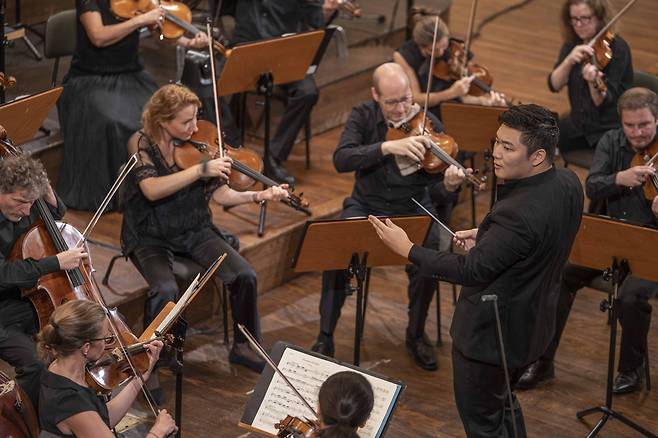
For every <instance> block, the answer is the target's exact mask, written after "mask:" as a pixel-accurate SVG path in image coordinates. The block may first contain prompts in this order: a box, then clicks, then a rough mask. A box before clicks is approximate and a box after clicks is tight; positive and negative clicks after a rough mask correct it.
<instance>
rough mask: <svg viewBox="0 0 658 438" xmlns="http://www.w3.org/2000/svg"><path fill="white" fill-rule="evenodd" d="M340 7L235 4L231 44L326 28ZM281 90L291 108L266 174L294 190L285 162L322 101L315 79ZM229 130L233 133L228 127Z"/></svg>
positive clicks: (311, 2)
mask: <svg viewBox="0 0 658 438" xmlns="http://www.w3.org/2000/svg"><path fill="white" fill-rule="evenodd" d="M339 3H340V2H339V0H269V1H262V0H241V1H239V2H236V4H235V15H234V16H235V32H234V34H233V37H232V38H231V44H240V43H246V42H251V41H260V40H264V39H268V38H276V37H280V36H281V35H284V34H289V33H297V32H301V31H304V30H306V29H307V28H309V27H310V28H314V29H319V28H323V27H324V26H325V23H326V22H327V20H328V19H329V18H330V17H331V15H332V14H333V12H334V11H335V10H336V9H337V8H338V6H339ZM279 86H280V87H281V88H283V90H284V91H285V93H286V95H287V97H288V99H287V101H288V105H287V107H286V110H285V113H284V114H283V117H282V118H281V121H280V122H279V127H278V128H277V130H276V132H275V133H274V136H273V137H272V139H271V141H270V146H269V155H270V156H269V157H265V174H266V175H267V176H269V177H271V178H272V179H274V180H276V181H278V182H280V183H287V184H289V185H290V186H294V184H295V178H294V177H293V176H292V175H290V174H289V173H288V170H287V169H286V168H285V166H284V165H283V161H285V160H287V159H288V155H289V154H290V151H291V150H292V147H293V145H294V144H295V139H296V138H297V134H298V133H299V130H300V129H301V128H302V126H304V123H305V122H306V116H307V115H308V114H309V113H310V112H311V111H312V110H313V107H314V106H315V104H316V103H317V101H318V88H317V86H316V85H315V80H314V79H313V76H311V75H306V77H305V78H304V79H302V80H301V81H297V82H291V83H288V84H281V85H279ZM226 122H230V119H227V120H226ZM226 129H227V130H228V131H232V130H233V128H232V127H231V126H230V125H228V124H227V126H226Z"/></svg>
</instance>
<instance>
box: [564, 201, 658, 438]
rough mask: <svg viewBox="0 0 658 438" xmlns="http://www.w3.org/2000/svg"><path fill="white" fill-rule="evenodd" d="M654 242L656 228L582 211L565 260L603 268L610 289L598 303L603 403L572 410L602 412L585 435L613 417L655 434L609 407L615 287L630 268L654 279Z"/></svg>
mask: <svg viewBox="0 0 658 438" xmlns="http://www.w3.org/2000/svg"><path fill="white" fill-rule="evenodd" d="M657 243H658V230H656V229H652V228H646V227H642V226H638V225H631V224H628V223H624V222H621V221H616V220H612V219H608V218H603V217H600V216H594V215H588V214H586V215H583V221H582V223H581V225H580V230H579V231H578V235H577V236H576V240H575V242H574V245H573V248H572V250H571V255H570V257H569V262H570V263H572V264H574V265H578V266H585V267H588V268H592V269H597V270H601V271H604V274H603V275H604V278H605V279H606V280H610V281H612V285H613V291H612V292H610V293H609V295H608V298H607V299H606V300H603V302H602V303H601V311H602V312H605V311H607V312H608V317H609V321H610V346H609V356H608V375H607V381H606V392H605V404H604V405H602V406H595V407H592V408H589V409H585V410H582V411H579V412H577V413H576V417H578V419H580V420H582V419H583V417H585V416H587V415H590V414H595V413H597V412H598V413H601V414H602V416H601V418H600V419H599V421H598V422H597V423H596V424H595V425H594V428H593V429H592V430H591V431H590V433H589V434H588V435H587V437H588V438H591V437H594V436H596V435H597V434H598V433H599V431H600V430H601V429H602V428H603V426H604V425H605V423H606V422H607V421H608V420H609V419H610V418H614V419H617V420H619V421H621V422H622V423H624V424H625V425H627V426H629V427H631V428H632V429H634V430H635V431H637V432H639V433H641V434H642V435H644V436H646V437H651V438H656V435H655V434H653V433H652V432H649V431H648V430H647V429H645V428H644V427H642V426H640V425H639V424H637V423H635V422H634V421H632V420H630V419H628V418H626V416H624V415H623V414H622V413H620V412H617V411H615V410H614V409H613V408H612V400H613V399H612V385H613V375H614V372H615V349H616V341H617V320H618V317H619V313H618V309H619V306H620V303H621V300H620V297H619V289H620V287H621V285H622V283H623V281H624V279H625V278H626V276H627V275H628V274H629V273H630V272H631V267H632V269H633V276H635V277H638V278H643V279H645V280H650V281H656V282H658V271H657V270H656V263H657V261H656V260H652V257H650V255H651V254H653V253H654V251H655V247H656V244H657Z"/></svg>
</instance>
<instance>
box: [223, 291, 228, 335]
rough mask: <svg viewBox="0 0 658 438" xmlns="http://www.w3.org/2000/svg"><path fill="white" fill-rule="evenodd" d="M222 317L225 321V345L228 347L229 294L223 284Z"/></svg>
mask: <svg viewBox="0 0 658 438" xmlns="http://www.w3.org/2000/svg"><path fill="white" fill-rule="evenodd" d="M222 316H223V318H222V319H223V321H224V345H228V343H229V338H228V292H227V290H226V285H225V284H224V283H222Z"/></svg>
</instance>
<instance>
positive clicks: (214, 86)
mask: <svg viewBox="0 0 658 438" xmlns="http://www.w3.org/2000/svg"><path fill="white" fill-rule="evenodd" d="M206 34H207V35H208V52H209V53H210V72H211V74H212V101H213V103H214V104H215V125H217V141H218V142H219V157H220V158H224V139H223V138H222V124H221V123H222V122H221V117H220V113H219V98H218V97H217V77H216V76H215V55H214V53H213V50H212V49H213V39H212V29H211V27H210V18H209V19H208V21H207V22H206Z"/></svg>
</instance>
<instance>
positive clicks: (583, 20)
mask: <svg viewBox="0 0 658 438" xmlns="http://www.w3.org/2000/svg"><path fill="white" fill-rule="evenodd" d="M569 21H571V25H572V26H577V25H579V24H582V25H586V24H589V23H590V21H592V16H591V15H583V16H582V17H570V18H569Z"/></svg>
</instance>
